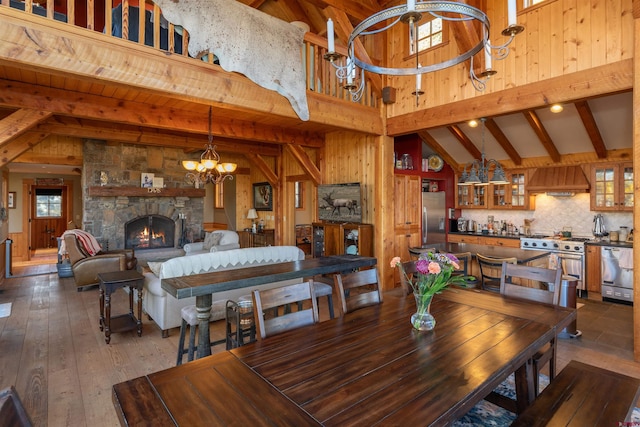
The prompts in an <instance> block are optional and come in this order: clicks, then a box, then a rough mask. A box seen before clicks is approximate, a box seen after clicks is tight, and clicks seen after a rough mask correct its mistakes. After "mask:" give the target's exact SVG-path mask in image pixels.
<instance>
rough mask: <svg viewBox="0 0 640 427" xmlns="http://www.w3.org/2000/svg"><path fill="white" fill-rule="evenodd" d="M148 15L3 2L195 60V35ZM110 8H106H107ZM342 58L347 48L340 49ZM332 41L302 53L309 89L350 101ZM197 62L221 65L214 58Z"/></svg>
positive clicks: (370, 97)
mask: <svg viewBox="0 0 640 427" xmlns="http://www.w3.org/2000/svg"><path fill="white" fill-rule="evenodd" d="M142 3H143V4H144V5H145V13H139V4H140V2H139V1H138V0H84V1H82V0H25V1H18V0H0V5H2V6H7V7H11V8H14V9H19V10H22V11H24V12H25V13H30V14H33V15H38V16H41V17H44V18H46V19H53V20H56V21H59V22H65V23H67V24H68V25H75V26H78V27H82V28H86V29H88V30H93V31H95V32H98V33H101V34H105V36H109V37H119V38H123V39H126V40H130V41H132V42H135V43H138V44H141V45H146V46H150V47H153V48H155V49H158V50H162V51H166V52H171V53H173V54H177V55H182V56H185V57H189V53H188V52H189V51H188V43H189V34H188V32H187V31H186V30H185V29H183V28H182V27H180V26H176V25H173V24H172V23H170V22H167V21H166V20H165V19H164V17H163V16H162V11H161V10H160V8H159V7H158V6H157V5H156V4H154V3H153V2H151V1H143V2H142ZM102 4H104V6H102ZM336 50H337V51H338V53H342V54H343V55H346V49H345V48H340V47H338V46H336ZM326 52H327V39H326V38H323V37H319V36H317V35H315V34H312V33H307V34H306V35H305V38H304V45H303V48H302V52H301V54H302V59H303V62H304V65H305V69H306V85H307V89H308V90H310V91H313V92H316V93H318V94H322V95H326V96H329V97H332V98H337V99H342V100H348V101H349V102H351V98H350V94H349V92H348V91H347V90H345V89H344V88H343V87H342V82H341V81H340V80H339V79H338V78H337V77H336V74H335V70H334V69H333V67H332V66H331V64H330V63H329V62H327V61H325V60H324V54H325V53H326ZM193 59H194V60H198V61H201V62H202V61H204V62H208V63H210V64H214V63H215V58H214V55H205V56H203V57H202V58H193ZM379 98H380V94H377V93H374V91H373V89H372V87H371V84H370V82H369V81H366V82H365V89H364V95H363V96H362V99H361V100H360V101H359V103H360V104H362V105H365V106H371V107H376V106H377V103H378V99H379Z"/></svg>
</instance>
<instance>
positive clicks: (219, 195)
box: [213, 182, 224, 209]
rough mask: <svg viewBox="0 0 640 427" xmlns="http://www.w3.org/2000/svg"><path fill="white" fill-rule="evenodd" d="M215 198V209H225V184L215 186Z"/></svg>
mask: <svg viewBox="0 0 640 427" xmlns="http://www.w3.org/2000/svg"><path fill="white" fill-rule="evenodd" d="M213 191H214V192H215V196H214V197H213V207H214V208H216V209H223V208H224V182H221V183H220V184H216V185H214V186H213Z"/></svg>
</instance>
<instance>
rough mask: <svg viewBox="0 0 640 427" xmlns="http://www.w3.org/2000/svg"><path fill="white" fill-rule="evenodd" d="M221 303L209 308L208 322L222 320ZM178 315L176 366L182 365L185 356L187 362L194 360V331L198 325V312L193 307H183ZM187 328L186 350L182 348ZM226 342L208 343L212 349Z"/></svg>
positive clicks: (195, 346) (223, 340)
mask: <svg viewBox="0 0 640 427" xmlns="http://www.w3.org/2000/svg"><path fill="white" fill-rule="evenodd" d="M221 304H223V303H222V302H220V303H218V302H216V303H214V304H213V305H212V306H211V311H210V312H209V322H212V321H214V320H219V319H221V318H222V312H223V310H224V305H223V306H222V307H221V306H220V305H221ZM180 315H181V316H182V325H181V326H180V339H179V340H178V359H177V361H176V365H182V357H183V356H184V355H185V354H187V355H188V356H187V361H188V362H191V361H192V360H193V358H194V354H195V351H196V348H197V345H196V329H197V328H198V325H199V324H200V321H199V320H198V311H197V309H196V306H195V305H188V306H186V307H183V308H182V310H180ZM187 326H188V327H189V345H188V346H187V348H185V346H184V338H185V334H186V331H187ZM224 342H226V337H225V338H224V339H220V340H216V341H210V342H209V346H211V347H213V346H214V345H218V344H222V343H224Z"/></svg>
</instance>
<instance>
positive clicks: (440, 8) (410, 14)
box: [324, 0, 524, 102]
mask: <svg viewBox="0 0 640 427" xmlns="http://www.w3.org/2000/svg"><path fill="white" fill-rule="evenodd" d="M423 13H425V14H429V15H432V16H434V17H436V18H441V19H442V20H443V21H452V22H459V21H471V23H469V24H465V27H466V28H478V37H477V39H479V40H480V41H479V42H478V43H477V44H476V45H475V46H473V47H472V48H471V49H469V50H468V51H466V52H464V53H462V54H460V55H458V56H456V57H454V58H449V59H445V60H443V61H441V62H438V63H434V64H429V65H421V64H420V62H419V61H418V56H419V51H418V49H417V44H418V36H417V34H418V25H417V24H418V22H419V21H420V20H421V19H422V14H423ZM389 19H394V20H393V21H392V22H391V23H390V24H388V25H386V26H384V27H383V28H381V29H371V28H373V27H375V26H377V25H378V24H379V23H381V22H383V21H387V20H389ZM398 22H402V23H404V24H407V26H408V34H409V40H410V43H411V44H413V46H414V51H415V52H416V64H415V67H408V68H388V67H380V66H377V65H373V64H371V63H369V62H366V60H363V59H360V58H358V57H356V55H355V47H354V42H355V40H356V39H357V38H358V37H360V36H365V35H371V34H376V33H380V32H383V31H386V30H388V29H390V28H391V27H393V26H394V25H396V24H397V23H398ZM473 24H478V25H473ZM489 28H490V24H489V18H488V17H487V14H486V13H484V12H483V11H481V10H480V9H477V8H475V7H472V6H469V5H467V4H464V3H459V2H454V1H435V0H425V1H416V0H407V3H406V4H404V5H400V6H393V7H390V8H388V9H385V10H382V11H380V12H378V13H375V14H373V15H371V16H370V17H368V18H366V19H364V20H363V21H362V22H360V24H358V25H357V26H356V27H355V28H354V29H353V31H352V32H351V34H350V35H349V40H348V42H347V57H346V60H345V61H344V62H343V61H339V60H340V58H341V57H342V55H340V54H339V53H336V51H335V40H334V32H333V21H332V20H331V19H329V20H328V21H327V42H328V48H327V50H328V52H327V54H326V55H324V59H326V60H327V61H330V62H331V64H332V65H333V66H334V68H335V69H336V76H337V77H338V78H339V79H340V81H341V82H343V81H345V80H346V85H345V86H344V88H345V89H347V90H348V91H349V92H350V94H351V100H352V101H355V102H357V101H359V100H360V98H361V97H362V94H363V92H364V72H365V70H366V71H369V72H372V73H376V74H386V75H391V76H406V75H416V90H415V92H414V93H413V94H414V95H415V96H416V97H419V96H420V95H421V94H423V93H424V92H423V91H422V90H421V87H420V79H421V77H422V74H425V73H430V72H432V71H438V70H442V69H444V68H448V67H452V66H454V65H457V64H459V63H461V62H464V61H466V60H468V59H470V60H471V62H470V65H469V78H470V79H471V83H472V84H473V87H474V88H475V89H476V90H478V91H483V90H484V89H485V86H486V81H487V79H488V78H489V77H491V76H492V75H494V74H495V73H496V71H495V70H493V69H492V68H491V59H492V58H495V59H504V58H506V57H507V55H509V48H508V46H509V44H510V43H511V42H512V41H513V38H514V37H515V36H516V35H517V34H519V33H521V32H522V31H523V30H524V27H523V26H521V25H517V24H516V0H508V26H507V28H505V29H504V30H503V31H502V35H503V36H505V37H509V39H508V40H507V41H506V43H504V44H502V45H495V46H494V45H492V44H491V43H490V41H489ZM370 29H371V30H370ZM482 50H484V53H485V69H484V70H483V71H482V72H480V73H478V74H476V72H475V71H474V67H473V58H474V55H475V54H477V53H478V52H480V51H482ZM338 62H341V63H338ZM358 68H359V69H360V72H359V73H358ZM358 74H359V75H360V77H359V79H358V78H357V75H358Z"/></svg>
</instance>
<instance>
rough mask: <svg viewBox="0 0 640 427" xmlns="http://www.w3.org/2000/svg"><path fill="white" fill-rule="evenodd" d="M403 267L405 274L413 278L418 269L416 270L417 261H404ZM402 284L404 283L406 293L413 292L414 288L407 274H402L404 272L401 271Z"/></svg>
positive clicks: (403, 287) (403, 288)
mask: <svg viewBox="0 0 640 427" xmlns="http://www.w3.org/2000/svg"><path fill="white" fill-rule="evenodd" d="M402 269H403V270H404V272H405V274H406V275H407V276H409V278H413V275H414V274H415V272H416V271H417V270H416V261H406V262H403V263H402ZM400 284H401V285H402V290H404V294H405V295H409V294H411V293H413V288H412V287H411V285H410V284H409V282H408V281H407V277H405V275H404V274H402V272H401V273H400Z"/></svg>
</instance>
